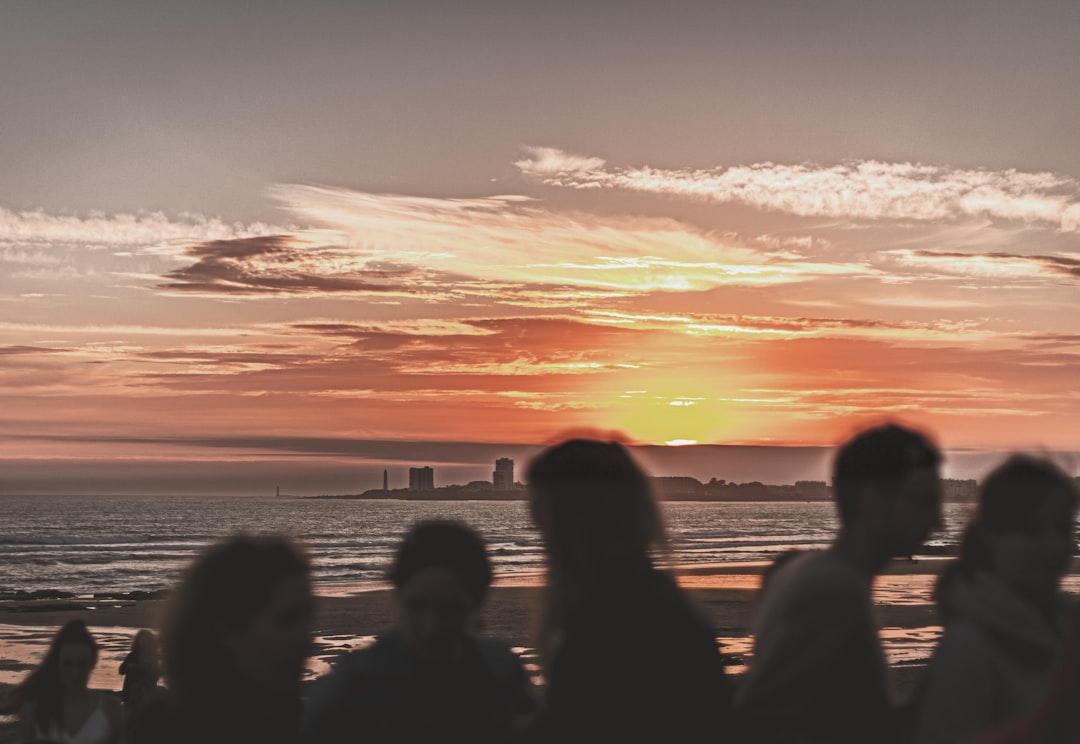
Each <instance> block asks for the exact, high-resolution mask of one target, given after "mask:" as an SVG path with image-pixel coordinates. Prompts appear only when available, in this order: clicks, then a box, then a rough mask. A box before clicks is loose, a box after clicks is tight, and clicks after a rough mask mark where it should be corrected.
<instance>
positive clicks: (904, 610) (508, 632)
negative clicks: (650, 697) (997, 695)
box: [0, 559, 1074, 744]
mask: <svg viewBox="0 0 1080 744" xmlns="http://www.w3.org/2000/svg"><path fill="white" fill-rule="evenodd" d="M942 565H943V561H940V560H934V559H926V560H920V561H918V562H916V563H909V562H907V561H896V562H894V563H893V564H891V565H890V566H889V568H888V569H887V571H886V573H885V574H884V575H883V576H882V577H880V578H879V580H878V582H877V583H876V584H875V594H874V600H875V605H876V608H875V609H876V610H877V612H878V614H879V622H880V624H881V627H882V638H883V642H884V645H885V649H886V654H887V656H888V658H889V661H890V664H891V666H892V670H893V673H894V677H895V682H896V686H897V688H898V691H899V692H900V693H901V694H902V695H904V694H908V693H910V691H911V689H912V688H913V686H914V683H915V681H916V680H917V675H918V670H919V669H920V668H921V666H922V665H923V663H924V662H925V660H926V658H928V656H929V654H930V651H931V650H932V648H933V645H934V644H935V643H936V641H937V638H938V636H939V635H940V628H939V627H937V624H936V617H935V614H934V610H933V607H932V605H931V604H930V590H931V587H932V585H933V581H934V577H935V575H936V573H937V572H938V570H939V569H940V567H941V566H942ZM764 566H765V564H746V563H738V564H723V565H714V566H693V567H688V568H683V569H680V570H678V571H677V574H678V575H679V581H680V583H681V584H682V585H683V586H684V587H685V588H686V589H687V590H688V591H689V592H690V593H691V595H692V596H693V598H694V599H695V601H696V602H697V603H698V604H699V605H700V607H701V608H702V610H703V611H704V613H705V615H706V616H707V617H708V619H709V620H710V621H711V622H712V624H713V627H714V628H715V630H716V634H717V637H718V640H719V641H720V643H721V645H722V647H723V650H724V652H725V654H726V655H727V656H728V658H729V662H730V665H729V670H730V671H731V673H732V674H734V675H736V676H737V675H738V674H740V673H741V672H742V671H743V670H744V668H745V662H746V658H747V656H748V655H749V652H750V649H751V643H752V639H751V636H750V629H751V625H752V621H753V610H754V602H753V600H754V596H755V594H756V591H757V589H758V587H759V585H760V574H761V571H762V569H763V568H764ZM1070 578H1074V577H1070ZM541 585H542V576H539V575H531V576H515V577H512V579H501V580H498V581H497V582H496V585H495V586H494V587H492V589H491V592H490V595H489V598H488V602H487V605H486V607H485V609H484V613H483V616H482V623H483V630H484V632H485V633H488V634H490V635H493V636H497V637H500V638H503V639H505V640H506V641H508V642H510V643H511V644H512V645H513V646H514V647H515V648H517V649H518V651H519V652H520V653H522V656H523V658H524V661H525V663H526V665H527V666H528V667H529V668H530V670H531V671H533V672H534V673H538V669H537V667H536V654H535V650H534V648H535V643H534V638H535V632H534V631H535V627H534V623H535V618H536V616H537V608H538V603H539V601H540V594H541ZM318 591H319V595H320V597H319V606H318V614H317V617H316V622H315V627H316V636H317V639H316V651H315V654H314V655H313V657H312V660H311V663H310V665H309V669H308V676H309V677H311V678H314V677H315V676H318V675H320V674H322V673H324V672H325V671H326V670H327V669H328V668H329V663H330V662H331V661H332V660H333V658H335V657H336V656H337V655H339V654H340V653H343V652H345V651H348V650H350V649H353V648H357V647H360V646H363V645H364V644H366V643H369V642H370V641H371V640H372V638H373V637H374V635H375V634H376V633H378V632H379V631H380V630H382V629H383V628H386V627H388V626H389V625H391V624H392V623H393V622H394V618H395V612H396V609H395V605H394V597H393V594H392V592H391V591H390V590H389V589H387V588H386V586H385V585H380V584H374V585H373V584H367V585H351V586H345V585H337V586H320V587H319V590H318ZM164 607H165V601H163V600H64V601H57V600H11V601H4V602H0V685H4V684H12V683H15V682H17V681H18V680H20V679H22V678H23V677H24V676H25V675H26V673H27V672H28V671H29V670H30V669H31V668H32V667H33V666H34V664H36V663H37V661H38V660H39V659H40V658H41V656H42V655H43V654H44V651H45V649H46V648H47V646H48V643H49V640H50V638H51V637H52V635H53V633H54V632H55V631H56V629H57V628H58V627H59V626H60V625H62V624H63V623H64V622H66V621H67V620H69V619H72V618H81V619H83V620H85V621H86V622H87V623H88V624H89V625H90V626H91V629H92V631H93V632H94V634H95V636H96V637H97V638H98V641H99V643H100V644H101V647H102V652H101V658H100V661H99V663H98V667H97V669H95V671H94V675H93V677H92V678H91V686H92V687H96V688H101V689H109V690H118V689H119V687H120V684H121V680H120V677H119V674H118V667H119V664H120V661H121V660H122V659H123V657H124V656H125V654H126V653H127V651H128V649H129V647H130V643H131V638H132V636H133V635H134V633H135V631H136V630H138V629H139V628H143V627H149V628H156V627H157V626H158V624H159V622H158V621H159V618H160V616H161V613H162V611H163V609H164ZM626 653H628V654H632V653H633V649H626ZM5 719H6V723H7V724H8V725H3V724H4V722H5ZM8 736H10V718H8V717H4V718H0V744H3V743H4V742H6V741H9V740H10V739H9V738H7V737H8Z"/></svg>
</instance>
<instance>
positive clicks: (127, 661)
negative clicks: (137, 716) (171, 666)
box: [120, 628, 161, 711]
mask: <svg viewBox="0 0 1080 744" xmlns="http://www.w3.org/2000/svg"><path fill="white" fill-rule="evenodd" d="M120 675H121V676H122V677H123V678H124V686H123V687H122V688H121V690H120V699H121V700H123V701H124V705H125V707H126V708H127V709H128V710H129V711H131V710H133V709H135V708H137V707H139V705H141V704H142V703H143V701H144V700H146V699H147V698H148V697H150V696H151V695H153V694H154V692H155V691H156V690H157V689H158V686H157V684H158V680H159V679H161V652H160V649H159V647H158V640H157V636H155V635H154V633H153V631H150V630H147V629H146V628H143V629H142V630H140V631H139V632H138V633H136V634H135V638H134V639H133V640H132V642H131V651H129V652H128V655H127V656H125V657H124V660H123V661H122V662H120Z"/></svg>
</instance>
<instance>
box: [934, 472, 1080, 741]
mask: <svg viewBox="0 0 1080 744" xmlns="http://www.w3.org/2000/svg"><path fill="white" fill-rule="evenodd" d="M1077 498H1078V497H1077V489H1076V485H1075V484H1074V483H1073V481H1072V479H1071V478H1069V477H1068V476H1067V475H1066V474H1065V473H1063V472H1062V471H1061V470H1060V469H1059V468H1058V467H1057V466H1055V465H1053V464H1052V463H1050V462H1047V461H1045V460H1039V459H1036V458H1033V457H1027V456H1023V455H1015V456H1013V457H1011V458H1009V460H1007V461H1006V462H1005V463H1004V464H1002V465H1001V466H999V467H998V468H996V469H995V470H994V471H993V472H992V473H990V475H988V476H987V477H986V479H985V480H984V481H983V483H982V485H981V488H980V490H979V504H978V508H977V510H976V512H975V515H974V517H973V518H972V520H971V523H970V524H969V525H968V527H967V529H966V531H965V532H964V538H963V542H962V543H961V547H960V556H959V557H958V558H957V560H956V561H955V562H953V563H952V564H950V565H949V567H948V568H947V569H946V570H945V572H944V573H943V574H942V576H941V579H940V580H939V581H938V586H937V591H936V599H937V604H938V610H939V613H940V615H941V620H942V623H943V625H944V626H945V633H944V635H943V636H942V639H941V643H940V644H939V645H938V647H937V649H936V650H935V652H934V655H933V657H932V658H931V659H930V663H929V665H928V666H927V669H926V672H925V675H924V679H923V685H922V689H921V690H920V694H919V701H918V703H919V705H918V713H917V722H916V732H915V734H916V735H915V741H916V742H917V743H918V744H959V743H960V742H967V741H969V740H970V739H971V738H972V737H973V736H975V735H976V734H979V733H981V732H984V731H986V730H987V729H989V728H991V727H992V726H995V725H1000V724H1002V723H1004V722H1007V721H1012V720H1016V719H1017V718H1019V717H1020V716H1023V715H1024V714H1026V713H1029V712H1031V711H1032V710H1033V709H1034V708H1035V706H1036V705H1037V704H1038V702H1039V700H1040V699H1041V697H1042V695H1043V694H1044V692H1045V690H1046V687H1047V684H1048V681H1049V679H1050V676H1051V674H1052V673H1053V670H1054V667H1055V665H1056V663H1057V661H1058V659H1059V656H1060V652H1061V649H1062V646H1063V643H1064V637H1065V627H1066V625H1067V620H1066V616H1067V614H1068V603H1067V601H1066V600H1065V598H1064V596H1063V595H1062V594H1061V593H1060V592H1059V590H1058V584H1059V583H1060V581H1061V577H1062V576H1063V575H1064V574H1065V571H1066V570H1067V568H1068V563H1069V558H1070V556H1071V555H1072V553H1073V551H1074V549H1075V543H1074V537H1073V535H1074V532H1073V529H1074V528H1073V521H1074V518H1075V515H1076V507H1077Z"/></svg>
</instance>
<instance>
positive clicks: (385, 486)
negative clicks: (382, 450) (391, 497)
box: [382, 470, 390, 491]
mask: <svg viewBox="0 0 1080 744" xmlns="http://www.w3.org/2000/svg"><path fill="white" fill-rule="evenodd" d="M389 483H390V480H389V478H387V475H386V470H383V471H382V490H384V491H389V490H390V485H389Z"/></svg>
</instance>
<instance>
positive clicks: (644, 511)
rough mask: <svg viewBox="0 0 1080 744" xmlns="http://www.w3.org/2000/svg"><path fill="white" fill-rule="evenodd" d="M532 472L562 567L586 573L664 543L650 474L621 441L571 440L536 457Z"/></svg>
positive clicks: (538, 512)
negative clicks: (648, 475)
mask: <svg viewBox="0 0 1080 744" xmlns="http://www.w3.org/2000/svg"><path fill="white" fill-rule="evenodd" d="M528 479H529V508H530V511H531V513H532V518H533V522H534V523H535V524H536V526H537V528H538V529H539V530H540V533H541V534H542V536H543V538H544V546H545V550H546V551H547V556H548V562H549V565H550V568H551V569H552V571H554V572H556V573H558V572H570V573H574V574H575V575H577V576H578V577H579V578H582V579H587V578H588V577H589V576H590V574H592V573H595V572H596V571H598V570H600V569H602V567H603V566H604V565H607V564H610V563H611V562H613V561H622V560H627V559H635V558H647V557H649V556H650V554H651V552H652V551H653V550H654V549H656V548H660V547H662V546H663V545H664V541H665V537H664V526H663V520H662V519H661V517H660V510H659V509H658V508H657V505H656V502H655V500H654V499H653V495H652V489H651V488H650V485H649V480H648V478H647V477H646V476H645V473H644V471H642V469H641V468H640V467H639V466H638V465H637V463H635V462H634V460H633V458H632V457H631V456H630V453H629V452H627V451H626V448H625V447H623V446H622V445H621V444H618V443H616V442H598V441H595V440H590V439H571V440H569V441H566V442H563V443H562V444H558V445H555V446H553V447H549V448H548V449H546V450H544V451H543V452H541V453H540V454H539V455H538V456H537V457H536V459H535V460H533V461H532V463H530V465H529V469H528Z"/></svg>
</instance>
